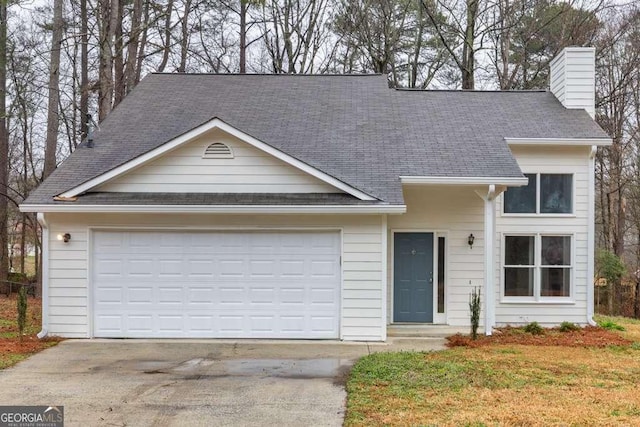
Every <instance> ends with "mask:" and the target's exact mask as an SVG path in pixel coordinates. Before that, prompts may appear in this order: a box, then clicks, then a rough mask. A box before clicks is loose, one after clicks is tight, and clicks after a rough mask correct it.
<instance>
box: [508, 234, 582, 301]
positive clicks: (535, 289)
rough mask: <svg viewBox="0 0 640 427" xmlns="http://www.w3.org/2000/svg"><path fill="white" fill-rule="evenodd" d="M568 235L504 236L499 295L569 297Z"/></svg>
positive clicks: (533, 297) (571, 262)
mask: <svg viewBox="0 0 640 427" xmlns="http://www.w3.org/2000/svg"><path fill="white" fill-rule="evenodd" d="M571 240H572V237H571V236H564V235H540V234H531V235H506V236H504V264H503V295H504V296H505V297H506V298H516V297H517V298H519V297H525V298H529V299H539V298H551V297H562V298H568V297H571V271H572V268H573V261H572V259H573V258H572V253H571V244H572V242H571Z"/></svg>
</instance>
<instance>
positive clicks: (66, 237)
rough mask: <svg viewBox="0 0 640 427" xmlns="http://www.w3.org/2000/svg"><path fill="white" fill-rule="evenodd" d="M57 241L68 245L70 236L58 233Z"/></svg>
mask: <svg viewBox="0 0 640 427" xmlns="http://www.w3.org/2000/svg"><path fill="white" fill-rule="evenodd" d="M58 240H62V241H63V242H65V243H69V240H71V234H69V233H64V234H62V233H60V234H58Z"/></svg>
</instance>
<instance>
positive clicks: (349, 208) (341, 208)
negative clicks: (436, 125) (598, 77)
mask: <svg viewBox="0 0 640 427" xmlns="http://www.w3.org/2000/svg"><path fill="white" fill-rule="evenodd" d="M19 208H20V212H39V213H42V212H76V213H77V212H86V213H91V212H96V213H227V214H230V213H237V214H242V213H246V214H323V213H335V214H403V213H405V212H406V211H407V207H406V206H405V205H77V204H73V203H70V204H33V205H31V204H22V205H20V206H19Z"/></svg>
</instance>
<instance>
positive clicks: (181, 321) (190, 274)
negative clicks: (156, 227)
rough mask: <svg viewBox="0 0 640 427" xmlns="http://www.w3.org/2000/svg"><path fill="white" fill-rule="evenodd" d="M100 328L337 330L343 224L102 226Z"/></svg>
mask: <svg viewBox="0 0 640 427" xmlns="http://www.w3.org/2000/svg"><path fill="white" fill-rule="evenodd" d="M93 240H94V248H93V251H94V253H93V258H94V260H93V265H94V268H93V277H92V279H93V284H92V286H93V288H94V297H93V298H94V305H93V307H94V335H95V336H104V337H220V338H338V336H339V332H338V331H339V325H338V322H339V298H340V263H339V257H340V249H339V244H340V238H339V234H338V233H335V232H317V233H316V232H313V233H308V232H291V233H277V232H236V233H231V232H182V233H178V232H175V233H174V232H159V231H158V232H153V231H149V232H95V233H94V239H93Z"/></svg>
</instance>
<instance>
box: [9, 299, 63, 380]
mask: <svg viewBox="0 0 640 427" xmlns="http://www.w3.org/2000/svg"><path fill="white" fill-rule="evenodd" d="M16 299H17V296H16V295H15V294H14V295H12V296H11V297H9V298H7V297H4V296H0V369H4V368H7V367H9V366H12V365H15V364H16V363H18V362H20V361H21V360H24V359H26V358H27V357H29V356H30V355H32V354H34V353H37V352H39V351H42V350H44V349H45V348H48V347H51V346H52V345H55V344H57V343H58V342H60V339H58V338H45V339H44V340H40V339H38V337H37V336H36V334H37V333H38V332H39V331H40V324H41V320H40V319H41V318H42V303H41V300H40V299H39V298H28V301H27V327H26V329H25V334H24V335H23V336H22V339H21V337H20V335H19V333H18V323H17V321H16V318H17V301H16Z"/></svg>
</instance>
